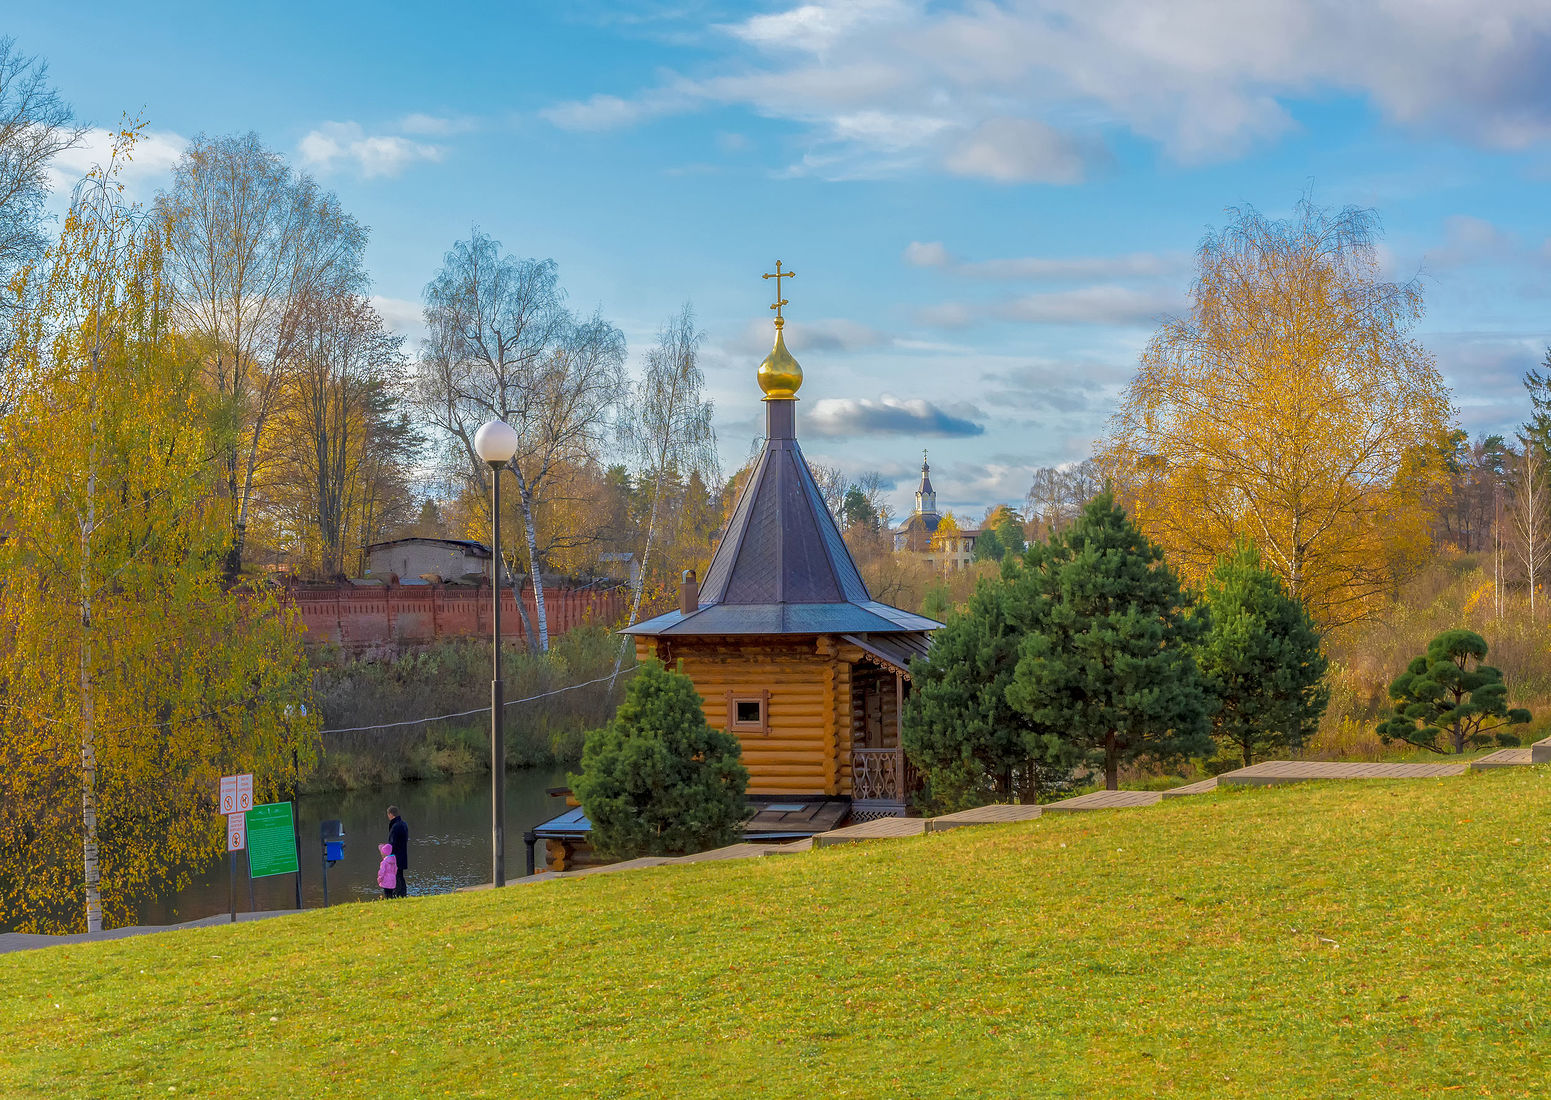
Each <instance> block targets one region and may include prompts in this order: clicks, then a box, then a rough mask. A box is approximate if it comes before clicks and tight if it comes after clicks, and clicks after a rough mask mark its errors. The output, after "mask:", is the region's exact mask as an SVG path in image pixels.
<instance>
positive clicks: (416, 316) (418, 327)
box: [372, 294, 425, 354]
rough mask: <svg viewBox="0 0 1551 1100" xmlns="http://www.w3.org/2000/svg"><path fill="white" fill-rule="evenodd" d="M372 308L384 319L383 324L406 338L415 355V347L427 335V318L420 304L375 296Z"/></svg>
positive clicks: (406, 299)
mask: <svg viewBox="0 0 1551 1100" xmlns="http://www.w3.org/2000/svg"><path fill="white" fill-rule="evenodd" d="M372 308H374V309H375V310H376V311H377V313H378V314H379V315H380V316H381V317H382V321H383V324H385V325H387V326H388V328H389V329H391V330H392V331H394V332H396V333H398V334H399V335H400V336H402V337H404V339H405V341H406V346H407V347H408V349H409V351H410V352H411V354H413V352H414V345H415V344H416V343H418V342H419V340H420V339H421V337H423V336H424V335H425V316H424V314H423V312H422V309H421V305H420V303H419V302H417V301H413V300H411V299H409V298H389V297H386V296H385V295H382V294H373V295H372Z"/></svg>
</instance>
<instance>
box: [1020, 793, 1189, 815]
mask: <svg viewBox="0 0 1551 1100" xmlns="http://www.w3.org/2000/svg"><path fill="white" fill-rule="evenodd" d="M1162 801H1163V794H1162V793H1161V792H1159V791H1094V792H1093V793H1091V794H1082V795H1078V796H1077V797H1076V798H1068V799H1066V800H1064V801H1062V802H1050V803H1047V804H1046V805H1045V806H1044V807H1043V809H1044V811H1045V812H1046V813H1047V814H1051V813H1067V812H1070V811H1077V810H1128V809H1130V808H1131V807H1133V806H1156V805H1157V804H1158V803H1159V802H1162Z"/></svg>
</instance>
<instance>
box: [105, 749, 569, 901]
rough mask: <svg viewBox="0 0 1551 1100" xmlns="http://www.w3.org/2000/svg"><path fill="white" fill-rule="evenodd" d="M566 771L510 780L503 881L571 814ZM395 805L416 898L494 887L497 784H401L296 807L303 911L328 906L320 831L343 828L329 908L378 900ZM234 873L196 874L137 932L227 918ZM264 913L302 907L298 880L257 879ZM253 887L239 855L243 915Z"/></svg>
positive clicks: (331, 873) (218, 869) (479, 780)
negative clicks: (549, 828)
mask: <svg viewBox="0 0 1551 1100" xmlns="http://www.w3.org/2000/svg"><path fill="white" fill-rule="evenodd" d="M565 782H566V778H565V771H564V770H563V769H546V768H530V769H526V770H523V771H514V772H510V773H508V774H507V777H506V876H507V878H508V879H513V878H518V877H521V876H522V874H523V873H524V872H525V871H526V869H527V868H526V863H525V860H526V857H527V852H526V849H525V847H524V845H523V843H522V834H523V833H524V832H526V831H527V830H528V829H531V828H532V827H533V826H534V825H537V824H538V823H539V822H540V821H545V820H548V819H549V818H551V817H553V816H554V815H555V814H557V813H559V812H560V811H561V810H563V809H564V808H565V800H564V799H561V798H553V797H550V796H549V795H548V794H546V793H545V792H546V788H549V787H558V786H564V785H565ZM390 805H396V806H398V808H399V813H400V814H401V815H402V816H403V818H404V821H405V822H406V823H407V824H408V825H409V871H408V874H407V875H406V876H405V885H406V887H407V889H408V891H409V893H411V894H445V893H447V892H449V891H452V890H457V889H460V888H462V887H464V886H474V885H477V884H479V883H482V882H489V881H490V848H491V836H490V777H489V776H488V775H470V776H460V777H456V778H453V779H447V780H440V781H436V782H422V783H401V784H398V785H396V786H392V787H374V788H370V789H367V790H355V791H334V792H330V793H327V794H316V795H304V796H303V797H302V799H301V805H300V807H299V811H300V818H301V841H302V859H301V867H302V902H303V904H304V905H305V906H306V907H307V908H309V909H311V908H315V907H318V906H321V905H322V904H323V860H322V844H321V842H320V840H319V831H318V829H319V826H320V825H321V824H322V823H323V822H324V821H327V820H330V819H335V818H337V819H338V820H340V821H342V822H344V828H345V855H344V859H342V860H340V861H339V862H338V863H336V864H334V866H332V867H330V868H329V869H328V891H329V902H330V904H338V903H340V902H345V901H362V900H365V899H368V898H380V897H381V896H382V891H381V890H380V889H379V888H378V886H377V864H378V862H379V860H380V859H381V856H380V855H379V854H378V852H377V845H379V844H381V843H383V842H384V841H386V840H387V839H388V818H387V813H386V811H387V807H388V806H390ZM227 876H228V872H227V864H226V860H225V859H224V858H223V859H221V860H220V861H219V862H218V863H216V864H214V865H213V866H211V867H210V868H209V869H208V870H207V871H206V872H204V873H203V874H200V875H197V876H196V877H195V879H194V881H193V882H191V883H190V884H189V885H188V886H187V887H185V888H184V889H183V890H180V891H178V892H176V893H169V894H165V895H163V896H162V897H159V898H154V899H150V900H148V901H146V902H145V903H144V904H142V905H141V907H140V912H139V917H138V918H137V920H136V921H135V923H138V924H178V923H181V922H183V921H190V920H197V919H199V918H200V917H208V916H212V915H214V914H216V913H224V912H227V883H228V877H227ZM253 899H254V902H255V904H256V907H257V908H258V909H294V908H296V877H295V876H294V875H277V876H274V877H272V878H261V879H255V880H254V882H253ZM248 908H249V905H248V878H247V874H246V868H245V865H244V863H243V857H242V854H241V853H238V855H237V911H238V912H246V911H247V910H248Z"/></svg>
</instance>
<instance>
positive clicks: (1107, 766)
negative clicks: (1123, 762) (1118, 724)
mask: <svg viewBox="0 0 1551 1100" xmlns="http://www.w3.org/2000/svg"><path fill="white" fill-rule="evenodd" d="M1118 741H1119V738H1118V737H1117V736H1116V735H1115V731H1114V730H1110V731H1109V732H1108V733H1106V734H1105V735H1104V789H1105V790H1106V791H1118V790H1119V789H1120V748H1119V745H1118V744H1117V742H1118Z"/></svg>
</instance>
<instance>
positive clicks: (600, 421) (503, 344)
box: [419, 229, 625, 652]
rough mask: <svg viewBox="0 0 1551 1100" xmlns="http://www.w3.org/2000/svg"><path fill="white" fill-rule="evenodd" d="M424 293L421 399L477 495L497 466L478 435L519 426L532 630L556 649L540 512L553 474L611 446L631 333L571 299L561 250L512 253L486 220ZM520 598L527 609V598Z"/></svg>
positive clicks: (517, 467)
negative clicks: (493, 427)
mask: <svg viewBox="0 0 1551 1100" xmlns="http://www.w3.org/2000/svg"><path fill="white" fill-rule="evenodd" d="M425 301H426V305H425V322H426V328H427V329H428V331H429V335H428V336H427V338H426V340H425V343H424V348H423V352H422V355H421V361H420V377H419V400H420V403H421V407H422V408H423V410H424V412H425V414H426V416H427V417H428V418H429V419H430V421H431V422H432V423H433V424H435V426H436V427H437V428H438V429H439V431H440V432H441V434H442V436H443V443H444V446H445V457H446V458H447V460H448V461H449V462H450V464H451V465H452V466H453V468H454V469H455V471H456V472H457V473H458V475H459V476H460V477H461V479H462V480H463V481H464V483H465V485H466V486H468V487H470V488H478V489H479V490H480V491H479V492H477V493H475V494H473V495H474V496H475V497H476V498H477V499H480V500H483V499H484V493H483V488H482V487H483V485H484V481H485V477H486V476H487V470H488V467H486V465H485V463H484V462H482V461H481V460H480V459H479V456H478V455H477V454H476V453H475V451H474V433H475V432H476V431H478V430H479V427H480V425H481V424H483V423H484V422H486V421H488V420H492V419H500V420H504V421H506V422H507V423H508V424H510V425H511V426H512V427H513V428H514V429H516V431H517V436H518V449H517V454H516V456H515V457H514V458H513V460H512V461H511V463H509V468H510V469H511V471H512V474H513V477H514V478H515V479H516V482H517V506H518V515H519V517H520V519H521V521H522V528H523V535H524V539H525V542H526V545H527V557H528V575H529V576H530V577H531V578H532V581H533V597H534V598H533V605H534V619H535V620H536V621H535V622H534V623H533V624H531V626H530V633H529V637H530V642H531V644H532V645H533V647H534V648H535V649H538V650H539V651H541V652H544V651H548V649H549V633H548V622H547V619H546V616H545V612H544V582H543V563H542V561H541V560H540V557H539V551H538V534H537V525H536V523H535V518H534V513H535V509H536V508H537V507H539V506H540V504H541V502H542V501H543V499H544V492H545V490H546V487H547V486H546V482H547V481H548V479H549V478H550V476H551V475H552V474H554V473H555V472H556V471H557V470H558V469H560V468H561V467H562V466H563V465H565V464H576V465H580V464H582V463H584V462H586V461H588V460H589V459H591V458H593V457H594V456H595V455H596V454H597V453H598V451H599V450H600V449H601V446H602V437H603V435H604V433H605V431H606V429H607V427H608V425H609V414H610V412H611V411H612V410H613V408H614V407H615V404H616V403H617V401H618V400H619V397H620V393H621V386H622V385H623V379H624V375H623V370H624V360H625V338H624V335H623V334H622V333H621V332H620V331H619V329H617V328H615V327H614V326H613V325H611V324H610V323H609V322H607V321H606V320H604V319H603V317H602V316H601V315H599V314H596V313H595V314H594V315H593V316H591V317H588V318H579V317H577V316H576V315H575V314H573V313H572V312H571V311H570V310H569V309H568V308H567V307H566V304H565V294H564V292H563V291H562V290H561V288H560V283H559V274H558V269H557V268H556V265H555V262H554V261H553V260H535V259H519V258H517V257H515V256H511V255H508V254H505V253H504V252H503V251H502V248H501V245H500V243H499V242H497V241H495V240H493V239H492V238H490V237H489V236H487V235H486V234H484V233H482V232H480V231H479V230H478V229H476V230H474V231H473V232H472V233H471V234H470V236H469V239H468V240H466V241H459V242H457V243H456V244H454V245H453V247H452V248H451V250H449V251H448V252H447V254H446V256H445V258H444V260H443V263H442V267H441V270H440V271H438V272H437V274H436V276H435V278H433V279H432V280H431V282H430V284H429V285H427V287H426V289H425ZM484 507H485V508H486V509H488V505H484ZM487 514H488V513H487ZM517 606H518V608H519V610H521V611H523V612H524V614H525V613H526V611H525V609H524V608H523V606H522V601H521V600H518V601H517ZM525 625H528V624H525Z"/></svg>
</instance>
